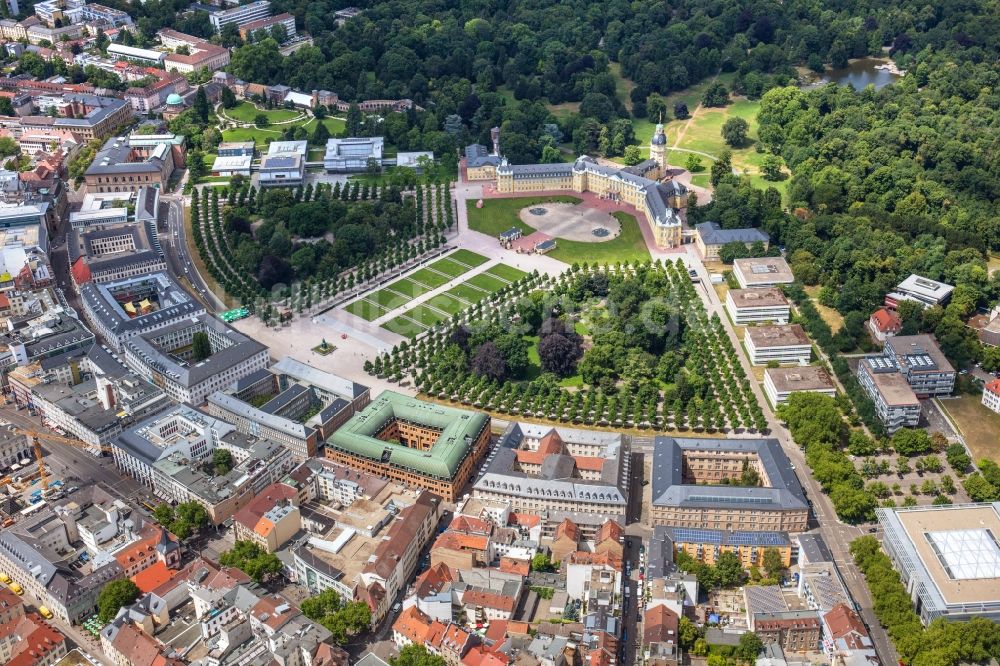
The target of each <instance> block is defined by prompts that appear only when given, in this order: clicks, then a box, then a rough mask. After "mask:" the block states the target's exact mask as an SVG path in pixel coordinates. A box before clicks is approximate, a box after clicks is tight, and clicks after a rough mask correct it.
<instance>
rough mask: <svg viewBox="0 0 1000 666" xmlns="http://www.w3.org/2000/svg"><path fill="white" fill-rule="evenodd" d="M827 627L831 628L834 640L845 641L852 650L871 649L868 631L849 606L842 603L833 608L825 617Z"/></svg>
mask: <svg viewBox="0 0 1000 666" xmlns="http://www.w3.org/2000/svg"><path fill="white" fill-rule="evenodd" d="M823 619H824V620H825V621H826V626H827V627H829V628H830V634H831V636H832V637H833V639H834V640H838V639H841V638H843V639H845V641H846V642H847V644H848V646H849V647H850V648H851V649H852V650H857V649H862V648H864V647H871V641H865V640H864V639H866V638H868V630H867V629H866V628H865V624H864V622H862V621H861V618H860V617H858V614H857V613H855V612H854V611H853V610H851V609H850V608H848V606H847V604H845V603H843V602H841V603H839V604H837V605H836V606H834V607H833V608H831V609H830V610H829V612H827V614H826V615H824V616H823Z"/></svg>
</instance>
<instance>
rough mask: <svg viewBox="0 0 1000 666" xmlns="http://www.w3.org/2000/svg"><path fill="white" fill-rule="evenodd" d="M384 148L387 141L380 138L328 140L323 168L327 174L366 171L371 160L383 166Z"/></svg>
mask: <svg viewBox="0 0 1000 666" xmlns="http://www.w3.org/2000/svg"><path fill="white" fill-rule="evenodd" d="M384 146H385V139H383V138H382V137H380V136H373V137H348V138H346V139H328V140H327V142H326V154H325V155H323V168H324V169H326V171H327V173H348V172H352V171H364V170H365V169H367V168H368V161H369V160H375V161H376V162H377V163H378V165H379V166H381V165H382V150H383V148H384Z"/></svg>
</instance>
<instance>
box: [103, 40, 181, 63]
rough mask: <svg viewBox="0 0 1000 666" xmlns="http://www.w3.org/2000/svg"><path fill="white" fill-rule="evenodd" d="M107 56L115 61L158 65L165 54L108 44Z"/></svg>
mask: <svg viewBox="0 0 1000 666" xmlns="http://www.w3.org/2000/svg"><path fill="white" fill-rule="evenodd" d="M108 56H109V57H111V58H114V59H116V60H127V61H130V62H140V63H144V64H150V65H160V64H162V63H163V59H164V58H166V57H167V54H166V53H164V52H163V51H153V50H152V49H140V48H137V47H135V46H125V45H123V44H114V43H112V44H109V45H108Z"/></svg>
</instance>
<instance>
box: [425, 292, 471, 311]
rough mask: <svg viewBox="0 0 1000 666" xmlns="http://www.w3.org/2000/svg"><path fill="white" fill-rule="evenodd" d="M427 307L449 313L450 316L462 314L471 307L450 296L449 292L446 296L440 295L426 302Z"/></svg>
mask: <svg viewBox="0 0 1000 666" xmlns="http://www.w3.org/2000/svg"><path fill="white" fill-rule="evenodd" d="M425 302H426V304H427V305H429V306H431V307H432V308H437V309H438V310H441V311H443V312H447V313H448V314H450V315H453V314H456V313H458V312H461V311H462V310H464V309H465V308H467V307H469V304H468V303H466V302H465V301H460V300H458V299H457V298H455V297H454V296H450V295H449V294H448V293H447V292H446V293H444V294H438V295H437V296H435V297H434V298H431V299H429V300H427V301H425Z"/></svg>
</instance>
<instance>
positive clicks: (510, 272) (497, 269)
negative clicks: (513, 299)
mask: <svg viewBox="0 0 1000 666" xmlns="http://www.w3.org/2000/svg"><path fill="white" fill-rule="evenodd" d="M484 272H486V273H489V274H490V275H495V276H497V277H498V278H500V279H501V280H506V281H507V282H517V281H518V280H520V279H521V278H523V277H524V276H525V275H527V273H525V272H524V271H522V270H518V269H516V268H513V267H512V266H507V265H506V264H497V265H496V266H491V267H490V268H488V269H486V271H484Z"/></svg>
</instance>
